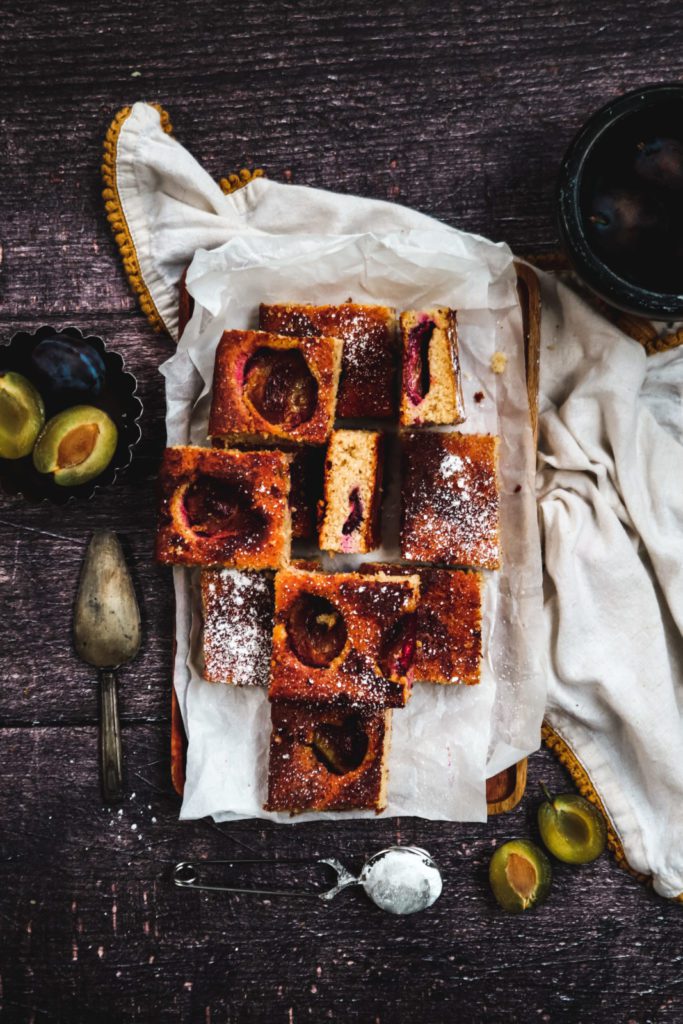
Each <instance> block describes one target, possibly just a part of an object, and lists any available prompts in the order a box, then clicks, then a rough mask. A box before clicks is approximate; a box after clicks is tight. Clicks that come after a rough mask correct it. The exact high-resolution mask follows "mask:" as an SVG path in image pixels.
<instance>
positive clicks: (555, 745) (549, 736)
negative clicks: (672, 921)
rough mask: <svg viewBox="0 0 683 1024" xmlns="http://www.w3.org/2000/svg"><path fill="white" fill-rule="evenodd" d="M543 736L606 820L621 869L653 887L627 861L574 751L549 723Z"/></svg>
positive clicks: (609, 841)
mask: <svg viewBox="0 0 683 1024" xmlns="http://www.w3.org/2000/svg"><path fill="white" fill-rule="evenodd" d="M541 736H542V737H543V742H544V743H545V745H546V747H547V748H548V749H549V750H551V751H552V752H553V754H554V755H555V757H557V759H558V761H559V762H560V763H561V764H563V765H564V767H565V768H566V769H567V771H568V772H569V774H570V775H571V777H572V781H573V782H574V785H575V786H576V788H577V789H578V791H579V793H580V794H581V796H583V797H585V798H586V800H590V802H591V803H592V804H594V805H595V806H596V807H597V808H598V810H599V811H600V813H601V814H602V816H603V818H604V819H605V825H606V826H607V845H608V847H609V849H610V850H611V852H612V853H613V855H614V859H615V860H616V862H617V864H618V865H619V867H620V868H623V870H624V871H628V873H629V874H630V875H633V877H634V878H637V879H638V881H639V882H645V883H646V884H647V885H652V878H651V877H650V875H643V874H642V873H641V872H640V871H636V870H635V869H634V868H632V867H631V865H630V864H629V863H628V861H627V860H626V855H625V853H624V847H623V846H622V844H621V840H620V839H619V836H618V835H617V833H616V832H615V830H614V828H613V827H612V824H611V822H610V820H609V817H608V815H607V812H606V811H605V806H604V804H603V802H602V800H601V799H600V797H599V796H598V794H597V792H596V790H595V787H594V786H593V783H592V782H591V780H590V777H589V775H588V772H587V771H586V769H585V768H584V767H583V765H582V764H581V762H580V761H579V759H578V757H577V756H576V754H575V753H574V751H573V750H572V749H571V748H570V747H569V746H568V744H567V743H566V742H565V741H564V740H563V739H562V737H561V736H560V735H559V734H558V733H556V732H555V730H554V729H553V728H552V726H550V725H548V723H547V722H544V723H543V726H542V728H541ZM675 901H676V902H678V903H683V893H681V894H680V895H679V896H676V897H675Z"/></svg>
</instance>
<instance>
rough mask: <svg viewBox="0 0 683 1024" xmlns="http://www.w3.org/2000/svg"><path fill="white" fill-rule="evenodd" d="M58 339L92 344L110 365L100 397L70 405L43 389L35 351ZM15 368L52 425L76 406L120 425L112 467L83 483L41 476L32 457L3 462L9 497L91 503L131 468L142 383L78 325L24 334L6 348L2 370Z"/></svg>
mask: <svg viewBox="0 0 683 1024" xmlns="http://www.w3.org/2000/svg"><path fill="white" fill-rule="evenodd" d="M52 337H58V338H63V339H65V340H68V339H71V340H73V341H75V342H77V343H86V344H87V345H90V346H91V347H92V348H93V349H95V350H96V351H97V352H98V353H99V355H100V357H101V358H102V360H103V362H104V379H103V382H102V387H101V391H100V392H99V394H97V395H94V396H93V395H88V396H87V397H85V396H84V397H83V398H79V399H78V400H74V399H70V400H68V401H65V400H64V398H63V397H59V396H57V395H54V396H51V395H50V394H46V393H44V390H41V383H42V382H41V381H40V379H39V377H37V374H36V369H35V367H34V365H33V362H32V356H33V352H34V349H35V348H36V347H37V346H38V345H39V344H40V342H41V341H43V340H44V339H46V338H52ZM6 370H13V371H15V372H16V373H20V374H22V375H23V376H24V377H26V378H27V379H28V380H29V381H31V383H32V384H33V385H34V386H35V387H36V388H37V389H38V391H39V392H40V393H41V395H42V397H43V401H44V402H45V419H46V422H47V421H48V420H49V419H50V418H51V417H52V416H54V415H56V414H57V413H58V412H62V411H63V410H64V409H65V408H69V407H71V406H74V405H92V406H95V407H96V408H98V409H102V410H103V411H104V412H105V413H107V415H108V416H109V417H110V419H112V420H113V422H114V423H115V425H116V428H117V431H118V439H117V444H116V450H115V452H114V455H113V456H112V458H111V460H110V462H109V464H108V465H107V466H106V467H105V468H104V469H103V470H102V472H101V473H100V474H99V475H98V476H96V477H93V478H92V479H91V480H88V481H86V482H85V483H83V484H79V485H77V486H72V487H63V486H60V485H59V484H56V483H55V482H54V480H53V479H52V476H51V475H49V474H45V473H39V472H38V470H37V469H36V468H35V467H34V465H33V459H32V456H31V455H26V456H24V457H23V458H20V459H3V458H0V486H1V487H2V490H3V491H4V492H5V493H6V494H9V495H20V496H22V497H24V498H25V499H26V500H27V501H29V502H32V503H38V502H51V503H52V504H54V505H65V504H66V503H67V502H69V501H87V500H89V499H90V498H92V496H93V495H94V494H95V492H96V491H98V490H99V489H100V488H103V487H109V486H111V485H112V484H113V483H114V482H115V480H116V478H117V476H118V475H119V474H120V473H121V472H122V471H123V470H125V469H126V468H127V467H128V466H129V465H130V463H131V461H132V458H133V449H134V448H135V446H136V444H137V443H138V441H139V440H140V438H141V436H142V434H141V430H140V423H139V421H140V417H141V416H142V402H141V401H140V399H139V398H138V396H137V386H138V385H137V380H136V379H135V377H134V376H133V374H132V373H129V372H128V370H126V368H125V365H124V362H123V359H122V357H121V356H120V355H119V353H118V352H114V351H112V350H111V349H109V348H107V346H106V345H105V343H104V341H103V340H102V339H101V338H99V337H96V336H95V335H92V334H87V335H86V334H84V333H83V332H82V331H80V330H79V329H78V328H77V327H64V328H61V329H60V328H55V327H50V326H44V327H40V328H38V330H37V331H34V332H31V333H29V332H27V331H19V332H18V333H17V334H15V335H14V336H13V337H12V339H11V340H10V342H9V343H8V344H6V345H0V372H2V371H6Z"/></svg>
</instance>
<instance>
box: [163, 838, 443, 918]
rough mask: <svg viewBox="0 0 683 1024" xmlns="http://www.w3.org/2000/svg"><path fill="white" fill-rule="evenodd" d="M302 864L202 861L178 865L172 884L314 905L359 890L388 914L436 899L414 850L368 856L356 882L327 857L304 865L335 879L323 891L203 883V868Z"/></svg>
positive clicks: (436, 875) (433, 879) (429, 866)
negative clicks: (323, 868)
mask: <svg viewBox="0 0 683 1024" xmlns="http://www.w3.org/2000/svg"><path fill="white" fill-rule="evenodd" d="M293 863H296V864H301V863H307V862H302V861H274V860H259V859H247V860H245V859H238V860H203V861H200V862H198V863H194V862H190V861H181V862H180V863H179V864H176V866H175V868H174V870H173V881H174V883H175V884H176V885H177V886H178V887H179V888H181V889H202V890H205V891H210V892H236V893H252V894H257V895H260V896H316V897H317V898H318V899H320V900H325V901H326V902H329V900H332V899H334V897H335V896H336V895H337V894H338V893H340V892H341V891H342V890H343V889H348V888H349V886H352V885H360V886H361V887H362V888H363V889H364V890H365V893H366V895H367V896H368V897H369V898H370V899H371V900H372V902H373V903H374V904H375V906H377V907H379V908H380V909H381V910H386V911H387V913H389V914H415V913H417V912H418V911H420V910H426V909H427V907H431V905H432V904H433V903H435V902H436V900H437V899H438V898H439V896H440V895H441V889H442V882H441V872H440V871H439V869H438V867H437V866H436V863H435V862H434V860H433V859H432V858H431V856H430V855H429V854H428V853H427V851H426V850H422V849H421V848H420V847H419V846H389V847H387V848H386V849H385V850H380V851H379V852H378V853H375V854H373V856H372V857H370V858H369V859H368V860H367V861H366V862H365V864H364V865H363V868H362V870H361V872H360V874H359V875H358V876H356V875H353V874H351V872H350V871H347V869H346V868H345V867H344V865H343V864H341V863H340V862H339V861H338V860H337V859H336V858H334V857H329V858H323V859H321V860H317V861H314V862H308V863H309V864H311V865H312V866H314V867H317V866H318V865H321V864H323V865H327V866H329V867H331V868H332V869H333V870H334V871H335V873H336V875H337V881H336V883H335V884H334V885H333V886H332V887H331V888H328V889H322V890H321V889H318V890H315V889H248V888H244V887H236V886H227V885H222V884H218V883H216V882H209V881H207V882H204V881H203V880H202V879H203V874H202V872H203V869H204V868H205V867H206V866H213V865H216V864H220V865H241V864H277V865H278V866H281V867H286V866H287V865H288V864H293Z"/></svg>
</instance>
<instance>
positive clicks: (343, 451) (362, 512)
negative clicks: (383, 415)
mask: <svg viewBox="0 0 683 1024" xmlns="http://www.w3.org/2000/svg"><path fill="white" fill-rule="evenodd" d="M383 448H384V446H383V438H382V435H381V434H379V433H376V432H374V431H371V430H334V431H333V432H332V436H331V437H330V440H329V443H328V446H327V457H326V459H325V484H324V497H323V500H322V502H321V503H320V527H319V530H318V543H319V545H320V547H321V549H322V550H323V551H338V552H344V553H345V554H352V553H356V554H357V553H363V552H366V551H373V550H374V549H375V548H377V547H379V544H380V522H379V512H380V504H381V499H382V470H383V464H384V450H383Z"/></svg>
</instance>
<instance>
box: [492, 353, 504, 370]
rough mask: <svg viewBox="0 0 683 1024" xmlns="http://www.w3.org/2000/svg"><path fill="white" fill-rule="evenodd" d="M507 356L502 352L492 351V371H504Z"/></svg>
mask: <svg viewBox="0 0 683 1024" xmlns="http://www.w3.org/2000/svg"><path fill="white" fill-rule="evenodd" d="M507 361H508V357H507V356H506V355H505V353H504V352H494V353H493V355H492V356H491V369H492V370H493V372H494V373H505V367H506V366H507Z"/></svg>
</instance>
